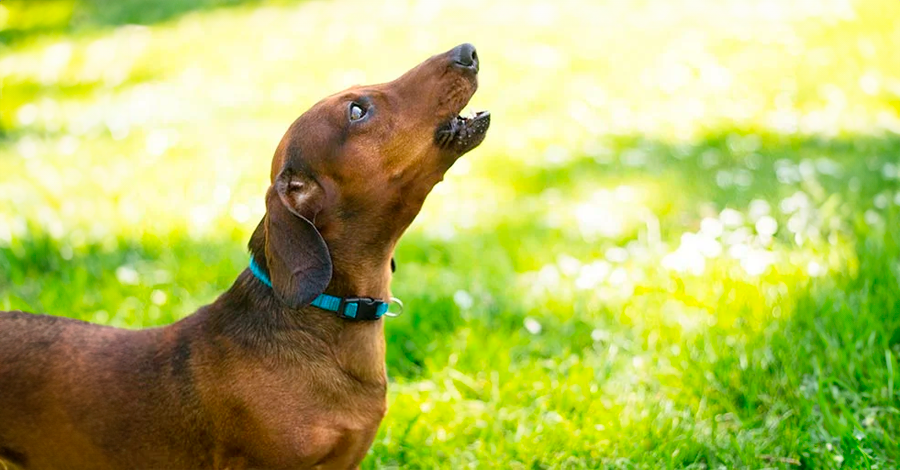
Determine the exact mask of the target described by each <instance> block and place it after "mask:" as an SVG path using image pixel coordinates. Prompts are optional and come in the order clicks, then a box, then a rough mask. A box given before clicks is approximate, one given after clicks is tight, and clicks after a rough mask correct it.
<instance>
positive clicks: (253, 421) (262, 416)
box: [222, 380, 386, 468]
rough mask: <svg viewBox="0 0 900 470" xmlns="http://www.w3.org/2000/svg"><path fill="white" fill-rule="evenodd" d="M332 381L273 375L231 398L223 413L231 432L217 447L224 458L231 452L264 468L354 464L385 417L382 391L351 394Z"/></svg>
mask: <svg viewBox="0 0 900 470" xmlns="http://www.w3.org/2000/svg"><path fill="white" fill-rule="evenodd" d="M333 385H334V384H325V383H322V382H319V381H315V380H307V381H300V382H297V381H290V380H278V381H277V382H276V383H271V382H270V383H269V386H268V387H256V393H253V394H251V395H244V394H242V395H243V396H241V397H240V398H238V397H235V398H238V399H237V400H235V401H234V402H232V403H231V404H230V405H229V407H228V410H229V411H228V414H229V416H228V417H227V418H226V420H227V422H229V423H230V424H231V425H230V426H228V427H229V428H231V431H232V433H229V434H232V436H233V437H232V438H231V439H229V441H230V443H229V444H228V445H226V446H223V447H222V448H223V449H224V454H223V457H227V455H226V454H228V453H229V452H230V453H231V456H232V457H234V458H239V459H240V460H239V461H246V462H248V464H249V465H250V466H262V467H265V468H309V467H314V466H315V467H316V468H332V467H333V468H348V467H352V466H354V465H356V464H358V462H359V461H361V460H362V458H363V457H364V456H365V453H366V451H367V450H368V449H369V447H370V446H371V443H372V441H373V440H374V438H375V434H376V433H377V432H378V426H379V425H380V423H381V420H382V418H383V417H384V413H385V410H386V402H385V390H384V388H383V387H381V388H380V390H379V389H378V388H376V389H375V390H374V391H371V392H369V393H355V394H353V393H347V391H346V390H345V389H343V388H342V387H334V386H333ZM229 449H230V450H229ZM226 460H231V459H226Z"/></svg>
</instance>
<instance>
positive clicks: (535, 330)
mask: <svg viewBox="0 0 900 470" xmlns="http://www.w3.org/2000/svg"><path fill="white" fill-rule="evenodd" d="M524 324H525V329H526V330H528V332H529V333H531V334H533V335H537V334H540V333H541V330H543V329H544V328H543V327H542V326H541V324H540V323H539V322H538V321H537V320H535V319H534V318H531V317H525V322H524Z"/></svg>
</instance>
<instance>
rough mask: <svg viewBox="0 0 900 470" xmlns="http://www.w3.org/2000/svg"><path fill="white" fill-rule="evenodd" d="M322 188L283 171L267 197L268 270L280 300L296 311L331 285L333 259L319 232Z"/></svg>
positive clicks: (299, 176)
mask: <svg viewBox="0 0 900 470" xmlns="http://www.w3.org/2000/svg"><path fill="white" fill-rule="evenodd" d="M323 199H324V195H323V193H322V188H321V187H319V185H318V184H316V183H315V182H314V181H312V179H310V178H307V177H305V176H303V175H299V174H291V172H290V171H282V173H281V174H280V175H278V177H276V178H275V181H274V182H273V183H272V186H271V187H269V190H268V192H267V193H266V265H267V268H268V271H269V277H270V278H271V280H272V287H273V289H274V290H275V294H276V295H277V296H278V297H279V298H280V299H281V300H282V301H283V302H284V303H285V304H287V305H288V306H290V307H291V308H299V307H302V306H304V305H306V304H309V303H310V302H312V300H313V299H315V298H316V296H318V295H319V294H321V293H322V292H323V291H324V290H325V288H326V287H327V286H328V283H329V282H330V281H331V268H332V267H331V255H330V254H329V253H328V246H327V245H325V240H324V239H323V238H322V235H321V234H319V231H318V230H316V226H315V225H313V223H312V222H311V220H315V216H316V214H317V213H318V212H319V210H320V209H321V205H322V201H323Z"/></svg>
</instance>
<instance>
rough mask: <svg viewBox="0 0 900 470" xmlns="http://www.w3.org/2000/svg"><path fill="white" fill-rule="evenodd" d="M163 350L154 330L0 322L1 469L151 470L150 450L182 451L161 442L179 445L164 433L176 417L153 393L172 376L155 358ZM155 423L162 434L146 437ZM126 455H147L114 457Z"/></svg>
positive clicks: (166, 397)
mask: <svg viewBox="0 0 900 470" xmlns="http://www.w3.org/2000/svg"><path fill="white" fill-rule="evenodd" d="M170 344H171V342H169V341H165V340H164V338H163V330H161V329H151V330H142V331H129V330H122V329H117V328H112V327H107V326H100V325H94V324H90V323H86V322H82V321H78V320H73V319H69V318H62V317H54V316H49V315H34V314H30V313H24V312H0V462H10V463H12V464H13V465H15V466H18V467H22V468H97V469H102V468H108V467H121V466H122V463H123V462H129V461H131V462H133V463H134V464H135V465H134V466H132V468H136V467H140V466H145V465H147V464H148V463H152V457H148V456H150V455H152V454H154V453H156V454H158V453H159V452H158V451H156V452H153V451H152V447H153V446H156V445H161V446H165V447H164V448H166V449H177V448H178V447H180V446H179V445H178V443H177V442H176V443H172V442H168V441H170V440H176V441H177V440H179V439H180V437H179V436H172V435H171V429H173V428H175V429H177V428H178V426H171V425H172V424H174V423H173V421H177V420H179V419H180V417H179V416H178V415H179V414H180V413H179V412H178V411H182V410H177V411H176V410H175V409H173V407H172V405H173V404H174V403H178V400H175V401H173V400H172V397H171V393H170V392H171V391H170V390H167V389H166V388H164V387H160V386H159V382H160V378H161V377H162V376H163V375H164V374H166V373H167V370H168V369H171V362H170V359H171V356H169V355H166V354H160V348H164V347H167V346H168V345H170ZM163 404H168V407H163ZM160 422H163V423H166V425H167V428H168V430H169V431H170V432H169V433H166V432H160V433H159V434H155V433H154V432H153V430H154V428H155V427H157V426H156V424H158V423H160ZM132 441H133V442H132ZM183 443H184V442H183V441H182V444H183ZM128 448H130V449H132V451H133V450H134V449H136V448H137V449H141V448H143V449H144V450H147V451H150V452H147V454H146V455H142V456H136V455H133V454H132V455H123V454H120V453H119V452H117V451H116V450H117V449H128ZM50 456H52V459H53V460H45V459H47V458H51V457H50ZM169 457H170V460H169V462H171V461H172V460H171V455H169ZM110 458H112V460H110ZM132 459H136V460H132ZM148 459H149V460H148ZM138 462H140V463H138Z"/></svg>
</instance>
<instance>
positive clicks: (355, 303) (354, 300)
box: [337, 297, 387, 320]
mask: <svg viewBox="0 0 900 470" xmlns="http://www.w3.org/2000/svg"><path fill="white" fill-rule="evenodd" d="M386 306H387V304H385V303H384V302H382V301H380V300H375V299H373V298H371V297H342V298H341V303H340V304H339V305H338V308H337V314H338V315H340V316H341V317H343V318H349V319H351V320H378V319H379V318H381V316H382V315H384V312H385V311H386V310H387V308H385V307H386Z"/></svg>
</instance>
